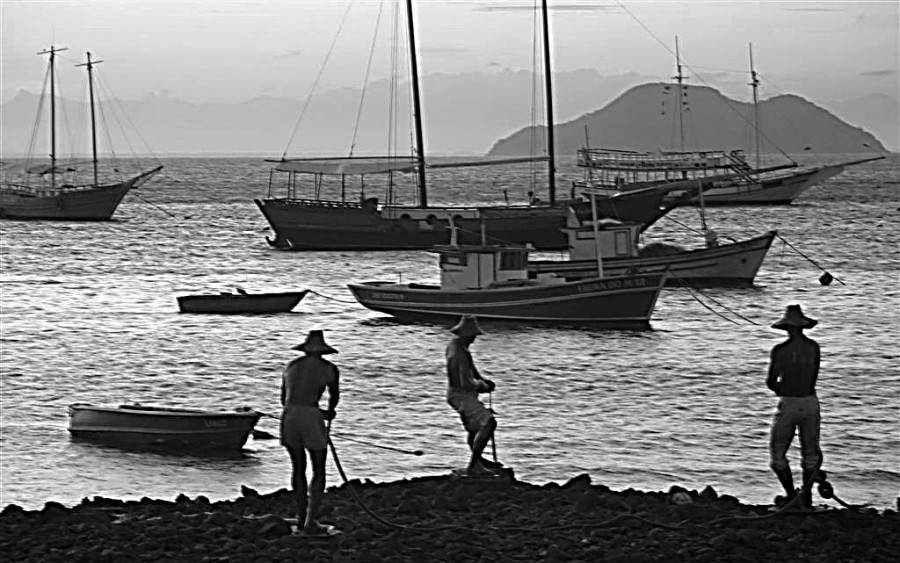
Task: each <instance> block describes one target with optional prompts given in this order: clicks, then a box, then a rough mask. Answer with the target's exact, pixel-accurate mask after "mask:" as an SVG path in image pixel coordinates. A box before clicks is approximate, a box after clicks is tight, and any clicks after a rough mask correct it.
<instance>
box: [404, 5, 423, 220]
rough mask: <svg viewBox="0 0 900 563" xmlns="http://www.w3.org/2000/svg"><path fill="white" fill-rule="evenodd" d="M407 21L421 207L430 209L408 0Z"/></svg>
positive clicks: (414, 42)
mask: <svg viewBox="0 0 900 563" xmlns="http://www.w3.org/2000/svg"><path fill="white" fill-rule="evenodd" d="M406 19H407V27H408V28H409V66H410V67H411V69H410V70H411V71H412V93H413V118H414V120H415V127H416V152H417V153H418V154H417V155H416V160H417V162H418V168H419V207H428V190H427V189H426V187H425V139H424V138H423V135H422V103H421V100H420V98H419V68H418V63H417V61H416V32H415V30H414V28H415V25H413V9H412V0H406Z"/></svg>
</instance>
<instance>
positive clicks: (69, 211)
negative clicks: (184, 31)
mask: <svg viewBox="0 0 900 563" xmlns="http://www.w3.org/2000/svg"><path fill="white" fill-rule="evenodd" d="M65 50H66V48H64V47H62V48H58V47H53V46H51V47H50V48H49V49H47V50H44V51H41V52H40V53H38V54H39V55H49V69H48V73H49V82H50V163H49V164H42V165H38V166H28V165H27V164H26V166H25V167H24V170H23V171H24V173H25V174H30V175H38V176H40V177H41V178H44V180H43V181H41V182H39V183H34V182H30V181H29V182H13V181H4V182H3V183H2V185H0V217H2V218H8V219H52V220H63V221H107V220H109V219H110V218H111V217H112V215H113V213H115V211H116V208H117V207H118V206H119V203H120V202H121V201H122V198H124V197H125V194H127V193H128V191H129V190H131V189H133V188H137V187H138V186H140V185H142V184H143V183H144V182H146V181H147V180H149V179H150V178H151V177H152V176H154V175H155V174H157V173H158V172H159V171H160V170H162V168H163V167H162V166H161V165H160V166H156V167H155V168H153V169H151V170H146V171H142V172H140V173H139V174H137V175H135V176H132V177H130V178H128V179H126V180H124V181H118V182H101V180H100V175H99V170H98V164H99V161H98V157H97V126H96V109H95V101H94V79H93V70H94V65H96V64H98V63H100V62H102V61H96V60H92V59H91V54H90V53H87V62H86V63H84V64H80V65H77V66H83V67H86V68H87V73H88V85H89V96H90V110H91V149H92V160H91V164H92V180H91V181H90V182H89V183H70V182H65V183H62V182H60V181H59V180H58V179H57V176H60V175H62V176H63V177H64V178H65V177H66V175H70V174H72V173H75V172H77V169H76V168H74V167H72V166H69V165H60V164H58V162H57V154H56V150H57V147H56V64H55V62H56V54H57V53H59V52H61V51H65ZM4 173H5V174H7V175H10V174H11V172H7V171H6V170H4ZM47 179H49V180H47Z"/></svg>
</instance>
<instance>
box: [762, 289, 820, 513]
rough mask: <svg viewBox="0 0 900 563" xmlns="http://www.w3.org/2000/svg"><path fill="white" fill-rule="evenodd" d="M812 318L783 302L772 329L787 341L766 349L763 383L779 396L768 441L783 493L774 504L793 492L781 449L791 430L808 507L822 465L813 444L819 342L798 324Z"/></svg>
mask: <svg viewBox="0 0 900 563" xmlns="http://www.w3.org/2000/svg"><path fill="white" fill-rule="evenodd" d="M817 323H818V321H816V320H814V319H811V318H809V317H806V316H804V314H803V311H802V310H801V309H800V305H788V307H787V311H786V312H785V314H784V317H783V318H782V319H781V320H779V321H778V322H776V323H775V324H773V325H772V328H777V329H781V330H785V331H787V333H788V339H787V340H785V341H784V342H781V343H780V344H776V345H775V347H773V348H772V352H771V356H770V361H769V376H768V378H767V379H766V385H767V386H768V387H769V389H771V390H772V391H773V392H774V393H775V394H776V395H778V397H779V400H778V409H777V411H776V412H775V419H774V420H773V421H772V431H771V437H770V442H769V449H770V454H771V467H772V471H774V472H775V475H777V476H778V481H779V482H780V483H781V486H782V487H784V492H785V496H784V497H777V498H776V499H775V500H776V504H779V505H784V504H786V503H787V502H790V501H791V500H793V498H794V497H795V496H796V494H797V492H796V490H795V489H794V480H793V477H792V475H791V467H790V465H789V463H788V459H787V451H788V448H789V447H790V445H791V441H793V439H794V433H795V432H796V431H799V434H800V449H801V456H802V457H801V459H802V461H801V466H802V468H803V488H802V489H801V493H800V494H801V497H800V502H801V506H802V507H803V508H811V507H812V482H813V480H815V479H817V476H818V473H819V469H820V467H821V466H822V450H821V449H820V448H819V428H820V423H821V415H820V413H819V399H818V398H817V397H816V380H817V379H818V377H819V360H820V352H819V344H818V343H817V342H816V341H815V340H812V339H811V338H809V337H807V336H806V335H804V334H803V329H807V328H812V327H814V326H816V324H817Z"/></svg>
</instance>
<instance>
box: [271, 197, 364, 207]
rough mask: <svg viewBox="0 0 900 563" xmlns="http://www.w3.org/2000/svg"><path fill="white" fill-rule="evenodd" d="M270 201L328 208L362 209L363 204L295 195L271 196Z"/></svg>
mask: <svg viewBox="0 0 900 563" xmlns="http://www.w3.org/2000/svg"><path fill="white" fill-rule="evenodd" d="M270 201H273V202H282V203H285V204H287V205H295V206H297V207H327V208H329V209H362V208H363V207H364V206H365V204H364V203H362V202H355V201H333V200H327V199H303V198H295V197H282V198H272V199H271V200H270Z"/></svg>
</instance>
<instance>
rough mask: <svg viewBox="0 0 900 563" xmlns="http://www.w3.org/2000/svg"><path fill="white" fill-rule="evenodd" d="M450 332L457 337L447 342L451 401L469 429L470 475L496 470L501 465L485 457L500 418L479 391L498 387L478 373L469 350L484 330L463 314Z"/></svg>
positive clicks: (471, 318)
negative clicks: (497, 417) (497, 418)
mask: <svg viewBox="0 0 900 563" xmlns="http://www.w3.org/2000/svg"><path fill="white" fill-rule="evenodd" d="M450 332H452V333H453V337H452V338H451V339H450V343H449V344H448V345H447V402H448V403H449V404H450V406H451V407H453V408H454V409H456V412H458V413H459V417H460V419H461V420H462V423H463V426H465V428H466V432H467V442H468V444H469V448H470V449H471V451H472V457H471V459H470V460H469V465H468V467H467V471H468V472H469V473H470V474H479V473H493V471H492V470H493V469H495V468H496V466H497V464H494V463H491V462H489V461H487V460H485V459H484V458H483V457H482V456H483V454H484V449H485V447H486V446H487V444H488V442H489V441H490V440H491V438H492V437H493V436H494V430H495V429H496V428H497V421H496V419H495V418H494V414H493V413H492V412H491V411H490V410H489V409H488V408H487V407H485V406H484V403H482V402H481V401H480V400H479V399H478V394H479V393H490V392H491V391H493V390H494V388H495V387H496V386H495V385H494V382H493V381H491V380H489V379H485V378H484V377H482V376H481V374H480V373H478V370H477V369H476V368H475V363H474V361H473V360H472V353H471V352H470V351H469V346H470V345H471V344H472V343H473V342H475V338H476V337H477V336H478V335H480V334H484V332H483V331H482V330H481V327H479V326H478V320H477V319H476V318H475V317H474V316H472V315H463V316H462V318H460V320H459V322H458V323H457V324H456V326H454V327H453V328H451V329H450Z"/></svg>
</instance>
